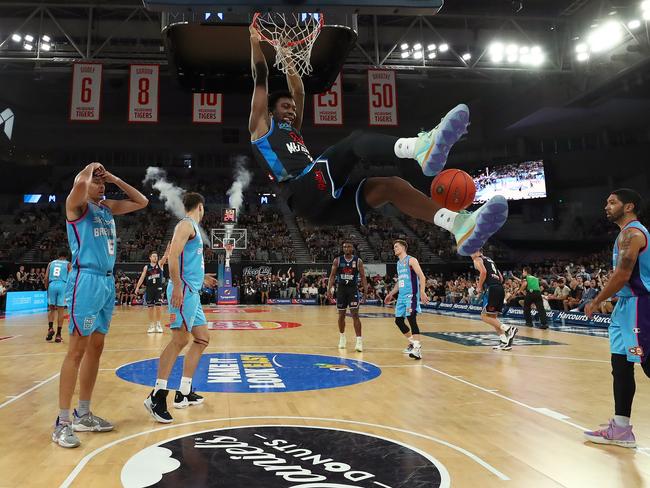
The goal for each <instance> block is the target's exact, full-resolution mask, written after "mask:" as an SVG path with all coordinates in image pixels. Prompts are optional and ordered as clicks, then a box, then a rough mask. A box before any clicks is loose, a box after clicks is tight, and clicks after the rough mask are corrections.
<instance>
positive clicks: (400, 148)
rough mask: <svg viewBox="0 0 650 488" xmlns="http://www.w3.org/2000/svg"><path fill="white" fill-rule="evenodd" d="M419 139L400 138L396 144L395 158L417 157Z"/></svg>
mask: <svg viewBox="0 0 650 488" xmlns="http://www.w3.org/2000/svg"><path fill="white" fill-rule="evenodd" d="M417 140H418V138H417V137H400V138H399V139H397V142H396V143H395V156H397V157H398V158H402V159H406V158H408V159H413V158H414V157H415V141H417Z"/></svg>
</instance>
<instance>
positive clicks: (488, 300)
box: [483, 284, 506, 313]
mask: <svg viewBox="0 0 650 488" xmlns="http://www.w3.org/2000/svg"><path fill="white" fill-rule="evenodd" d="M505 298H506V291H505V290H504V289H503V285H501V284H495V285H490V286H488V287H487V289H486V290H485V294H484V295H483V310H484V311H485V312H487V313H501V311H502V310H503V300H504V299H505Z"/></svg>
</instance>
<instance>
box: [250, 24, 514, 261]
mask: <svg viewBox="0 0 650 488" xmlns="http://www.w3.org/2000/svg"><path fill="white" fill-rule="evenodd" d="M249 29H250V44H251V68H252V72H253V79H254V82H255V86H254V90H253V98H252V103H251V113H250V119H249V123H248V128H249V131H250V134H251V144H252V145H253V153H254V154H255V157H256V159H257V160H258V161H259V162H260V163H264V164H265V165H266V166H267V167H268V169H269V170H270V171H271V174H272V176H273V177H274V178H275V180H277V181H278V183H279V184H280V188H281V189H282V193H283V195H284V198H286V199H287V203H288V205H289V207H290V208H291V209H292V211H293V212H294V213H295V214H296V215H299V216H301V217H304V218H305V219H307V220H309V221H310V222H311V223H312V224H315V225H345V224H355V223H357V222H360V223H361V224H362V225H365V220H366V219H365V217H366V213H367V212H368V210H370V209H378V208H380V207H382V206H384V205H386V204H387V203H391V204H393V205H394V206H395V207H397V208H398V209H399V210H400V211H401V212H402V213H404V214H406V215H409V216H411V217H414V218H417V219H420V220H423V221H425V222H429V223H431V222H433V223H435V224H436V225H438V226H439V227H442V228H443V229H446V230H448V231H449V232H451V233H452V234H454V236H455V238H456V243H457V246H458V253H459V254H461V255H464V256H469V255H471V254H472V253H473V252H476V251H477V250H478V249H480V248H481V246H482V245H483V244H484V243H485V242H486V241H487V240H488V238H489V237H490V236H491V235H493V234H494V233H495V232H497V231H498V230H499V229H500V228H501V227H502V226H503V224H504V223H505V221H506V219H507V217H508V203H507V201H506V199H505V198H504V197H502V196H500V195H497V196H494V197H492V198H491V199H490V200H489V201H488V202H487V203H485V204H484V205H483V206H482V207H481V208H479V209H478V210H476V211H475V212H472V213H468V212H461V213H457V212H452V211H451V210H448V209H445V208H441V207H440V206H439V205H438V204H437V203H435V202H434V201H433V200H432V199H431V198H429V197H427V196H426V195H424V194H423V193H422V192H420V191H418V190H416V189H415V188H414V187H413V186H411V185H410V184H409V183H408V182H406V181H404V180H403V179H401V178H398V177H396V176H390V177H373V176H371V177H367V178H364V179H362V180H361V181H349V177H350V174H351V173H352V171H353V169H354V168H355V166H357V165H358V162H359V161H360V160H362V159H364V160H369V161H372V160H373V159H378V158H382V159H385V158H386V157H387V156H389V155H391V154H394V155H395V156H396V157H398V158H405V159H414V160H416V161H417V162H418V164H419V165H420V167H421V168H422V172H423V173H424V174H425V175H427V176H435V175H436V174H438V173H439V172H440V171H441V170H442V169H443V168H444V166H445V164H446V162H447V156H448V154H449V151H450V149H451V147H452V145H453V144H455V143H456V142H457V141H458V140H459V139H460V138H461V136H462V135H463V134H465V133H466V132H467V126H468V125H469V109H468V108H467V106H466V105H458V106H457V107H456V108H454V109H453V110H451V111H450V112H449V113H448V114H447V115H445V117H444V118H443V119H442V121H441V122H440V124H439V125H438V126H437V127H435V128H434V129H433V130H431V131H429V132H424V133H421V134H420V135H418V136H417V137H411V138H397V137H393V136H388V135H382V134H373V133H367V132H361V131H355V132H353V133H352V134H350V135H349V136H348V137H346V138H345V139H343V140H342V141H340V142H338V143H337V144H335V145H334V146H331V147H329V148H328V149H326V150H325V152H324V153H323V154H322V155H321V156H320V157H319V158H317V159H316V160H315V161H314V160H313V159H312V157H311V155H310V154H309V150H308V149H307V147H306V146H305V143H304V141H303V138H302V135H301V133H300V129H301V127H302V118H303V108H304V103H305V91H304V87H303V83H302V79H301V78H300V76H298V75H291V74H287V84H288V86H289V91H288V92H278V93H273V94H271V95H269V93H268V66H267V64H266V58H265V57H264V54H263V52H262V49H261V47H260V39H261V38H260V35H259V33H258V31H257V30H256V29H255V27H254V26H252V25H251V26H250V28H249Z"/></svg>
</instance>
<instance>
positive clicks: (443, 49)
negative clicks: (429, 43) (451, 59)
mask: <svg viewBox="0 0 650 488" xmlns="http://www.w3.org/2000/svg"><path fill="white" fill-rule="evenodd" d="M438 51H440V52H441V53H446V52H447V51H449V44H447V43H446V42H445V43H442V44H440V45H439V46H438Z"/></svg>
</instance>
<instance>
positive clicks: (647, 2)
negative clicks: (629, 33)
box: [641, 0, 650, 10]
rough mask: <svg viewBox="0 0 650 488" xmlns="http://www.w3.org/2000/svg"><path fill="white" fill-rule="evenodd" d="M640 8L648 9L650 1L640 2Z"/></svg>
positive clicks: (649, 8)
mask: <svg viewBox="0 0 650 488" xmlns="http://www.w3.org/2000/svg"><path fill="white" fill-rule="evenodd" d="M641 10H650V1H649V0H644V1H643V2H641Z"/></svg>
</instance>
